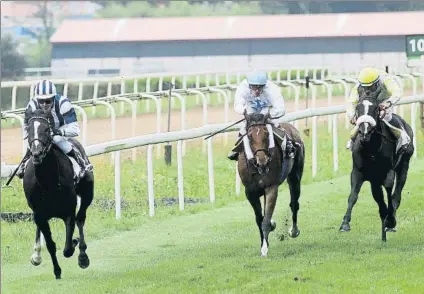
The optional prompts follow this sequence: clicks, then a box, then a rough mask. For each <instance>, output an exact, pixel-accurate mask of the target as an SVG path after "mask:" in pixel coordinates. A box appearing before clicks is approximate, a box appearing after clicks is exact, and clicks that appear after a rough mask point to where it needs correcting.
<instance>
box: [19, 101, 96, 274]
mask: <svg viewBox="0 0 424 294" xmlns="http://www.w3.org/2000/svg"><path fill="white" fill-rule="evenodd" d="M52 125H53V118H52V115H51V112H50V111H49V112H48V113H45V112H44V111H43V110H41V109H38V110H35V111H34V112H33V113H32V115H31V116H30V118H29V120H28V144H29V148H30V156H31V158H30V160H29V161H28V165H27V167H26V171H25V174H24V178H23V186H24V191H25V196H26V199H27V202H28V206H29V207H30V208H31V209H32V211H33V213H34V222H35V224H36V226H37V228H36V234H35V245H34V253H33V254H32V257H31V263H32V264H33V265H39V264H40V263H41V255H40V251H41V244H40V231H41V233H43V235H44V238H45V241H46V247H47V249H48V251H49V253H50V256H51V259H52V262H53V267H54V274H55V276H56V279H60V278H61V272H62V270H61V268H60V266H59V263H58V261H57V258H56V244H55V242H54V241H53V239H52V234H51V231H50V226H49V220H50V219H51V218H53V217H56V218H61V219H62V220H63V221H64V222H65V226H66V241H65V248H64V250H63V255H64V256H65V257H67V258H69V257H71V256H72V255H73V254H74V251H75V247H76V246H77V244H78V243H79V249H80V254H79V256H78V264H79V266H80V267H81V268H83V269H84V268H87V267H88V266H89V264H90V260H89V258H88V256H87V254H86V252H85V251H86V249H87V244H86V243H85V239H84V223H85V219H86V211H87V208H88V207H89V206H90V204H91V202H92V200H93V192H94V176H93V172H87V173H86V175H85V176H84V178H82V179H81V180H80V181H79V182H78V184H77V185H75V184H74V175H73V167H72V163H71V161H70V160H69V158H68V157H67V156H66V155H65V154H64V153H63V152H62V151H61V150H60V149H59V148H58V147H57V146H56V145H54V144H53V139H52V132H51V130H52ZM72 144H74V146H77V147H78V148H79V150H80V152H81V154H85V153H84V150H83V148H82V146H81V145H80V144H79V143H78V142H77V141H76V140H72ZM77 195H78V196H79V197H80V198H81V205H80V209H79V210H78V214H77V215H76V217H75V214H76V208H77ZM75 222H76V224H77V226H78V230H79V238H77V239H72V238H73V233H74V229H75Z"/></svg>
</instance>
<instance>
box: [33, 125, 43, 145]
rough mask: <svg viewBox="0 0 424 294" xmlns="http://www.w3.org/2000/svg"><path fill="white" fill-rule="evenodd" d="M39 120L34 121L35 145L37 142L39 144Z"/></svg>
mask: <svg viewBox="0 0 424 294" xmlns="http://www.w3.org/2000/svg"><path fill="white" fill-rule="evenodd" d="M40 125H41V124H40V122H39V121H34V144H35V147H37V146H38V144H40V142H38V128H39V127H40Z"/></svg>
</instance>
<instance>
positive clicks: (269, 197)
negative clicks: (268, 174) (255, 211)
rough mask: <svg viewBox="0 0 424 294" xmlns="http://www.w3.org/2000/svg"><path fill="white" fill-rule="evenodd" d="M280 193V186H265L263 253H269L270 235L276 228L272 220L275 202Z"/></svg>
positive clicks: (265, 254) (264, 254)
mask: <svg viewBox="0 0 424 294" xmlns="http://www.w3.org/2000/svg"><path fill="white" fill-rule="evenodd" d="M277 195H278V186H277V185H275V186H271V187H268V188H265V195H264V197H265V213H264V219H263V220H262V232H263V240H262V248H261V255H262V256H267V255H268V246H269V242H268V236H269V233H270V232H271V231H273V230H274V229H275V223H272V222H271V218H272V214H273V213H274V209H275V204H276V202H277Z"/></svg>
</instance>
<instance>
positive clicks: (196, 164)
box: [1, 124, 424, 293]
mask: <svg viewBox="0 0 424 294" xmlns="http://www.w3.org/2000/svg"><path fill="white" fill-rule="evenodd" d="M418 135H419V139H418V144H420V143H421V144H422V142H424V141H423V139H424V136H423V134H422V133H421V132H419V133H418ZM302 137H303V138H304V141H305V145H306V152H307V155H306V167H305V172H304V178H303V181H302V184H303V188H302V191H303V192H302V196H301V201H300V214H299V225H300V229H301V230H302V234H301V235H300V237H299V238H298V239H296V240H292V239H290V240H289V241H287V242H286V241H284V242H282V243H280V241H278V238H277V237H278V236H279V235H281V234H282V233H283V229H284V231H286V230H287V226H286V225H284V221H282V220H283V219H285V218H287V217H288V216H290V211H289V208H288V201H289V197H288V189H287V185H286V184H284V185H283V186H282V187H281V188H280V197H279V204H278V208H277V211H276V216H275V219H276V220H277V222H278V229H277V232H275V233H272V237H271V249H270V256H269V258H268V259H266V260H263V259H261V258H259V257H258V255H259V245H258V242H259V237H258V232H257V228H256V226H255V224H254V217H253V212H252V211H251V208H250V206H249V204H248V203H247V201H246V200H245V199H244V196H243V190H242V193H241V195H235V193H234V182H235V163H234V162H232V161H229V160H227V159H226V158H225V155H226V154H227V152H228V150H229V149H230V148H231V145H227V146H225V147H224V146H222V143H221V142H222V141H221V139H220V138H216V139H214V141H215V145H214V159H215V161H214V167H215V169H214V171H215V189H216V202H215V203H210V202H208V199H209V190H208V181H207V179H208V176H207V157H206V154H204V153H202V151H201V148H200V145H199V144H198V143H196V142H193V143H192V144H190V143H188V145H187V155H186V156H185V157H184V192H185V197H188V198H196V199H202V200H204V201H206V202H205V203H202V204H196V205H190V204H186V207H185V210H184V211H179V209H178V205H173V206H164V205H163V204H162V203H161V202H160V201H159V200H160V198H163V197H176V198H177V193H178V192H177V191H178V190H177V170H176V158H175V153H176V148H175V145H174V149H173V159H172V162H173V164H172V166H170V167H168V166H166V165H165V164H164V160H163V158H160V159H158V160H156V161H155V162H154V175H155V179H154V182H155V199H156V201H157V202H156V203H157V205H158V206H157V207H156V215H155V217H153V218H150V217H149V216H148V205H147V184H146V181H147V174H146V162H145V148H139V155H140V156H138V160H137V161H136V162H135V163H133V162H131V161H129V160H127V159H125V158H126V157H128V154H129V152H128V151H127V152H122V153H123V154H122V156H121V157H122V165H121V171H122V174H121V195H122V198H123V200H124V204H126V205H124V206H123V211H122V218H121V219H120V220H116V219H115V216H114V206H113V202H112V201H113V200H114V188H113V182H114V175H113V167H111V166H110V164H109V163H110V155H101V156H96V157H94V158H93V162H94V165H95V176H96V185H95V200H96V201H97V202H95V203H94V204H93V205H92V206H91V207H90V208H89V211H88V219H87V225H86V236H87V237H86V238H87V242H88V246H89V249H88V254H89V255H90V257H91V261H92V263H91V266H90V268H89V269H87V270H85V271H82V270H80V269H79V268H78V266H77V260H76V257H75V256H74V257H72V258H71V259H69V260H67V259H65V258H63V256H62V249H63V244H64V226H63V224H62V222H59V221H53V222H52V232H53V237H54V239H55V241H56V243H57V245H58V248H59V249H58V257H59V262H60V265H61V267H62V270H63V280H62V281H54V276H53V273H52V266H51V262H50V258H49V256H48V253H47V251H46V249H45V248H43V250H42V255H43V258H44V261H43V264H42V265H41V266H39V267H33V266H31V265H30V263H29V257H30V255H31V252H32V243H33V240H34V225H33V224H32V223H13V224H10V223H6V222H4V221H2V222H1V225H2V232H1V240H2V242H1V250H2V268H3V275H2V287H3V288H2V289H3V290H4V292H5V293H22V292H28V289H31V293H41V292H43V293H49V292H50V291H51V293H53V292H58V291H60V292H66V291H67V290H69V291H73V292H75V291H77V293H144V292H171V291H172V292H180V293H181V292H200V291H206V292H246V291H251V292H259V291H261V290H262V289H268V290H270V291H280V289H285V292H294V291H300V292H307V293H311V292H314V293H316V292H321V293H322V292H335V293H340V292H342V291H343V292H370V291H372V292H384V291H385V290H387V291H401V292H408V293H414V292H415V293H416V292H417V291H418V290H419V289H420V287H423V286H424V285H423V281H422V279H421V280H420V278H421V275H420V274H419V273H420V263H419V262H420V259H421V261H422V258H423V253H422V252H424V251H422V249H423V245H422V244H423V243H422V241H423V235H422V234H419V232H420V229H419V228H420V227H421V226H422V225H423V223H424V220H423V211H424V210H423V208H424V202H423V200H422V199H423V197H422V196H424V195H423V192H422V191H423V188H424V186H423V185H424V184H423V183H422V180H421V179H422V176H423V175H424V174H423V173H424V172H423V168H422V166H423V163H424V161H423V160H422V158H423V157H424V150H423V149H422V148H420V149H419V153H418V156H419V158H421V160H415V159H414V160H412V163H411V172H410V174H409V177H408V181H407V184H406V186H405V190H404V194H403V195H404V198H403V201H402V205H401V208H400V210H399V213H398V220H399V225H398V229H399V232H397V233H396V234H390V235H389V236H388V239H389V241H388V244H387V246H382V245H381V242H380V241H379V233H378V228H379V219H378V212H377V206H376V204H375V203H374V201H373V200H372V197H371V195H370V192H369V188H368V185H367V184H366V185H364V188H363V191H362V192H361V195H360V200H359V202H358V204H357V206H356V207H355V210H354V214H353V220H352V229H353V231H352V232H351V233H349V234H341V233H338V232H337V229H338V225H339V224H340V222H341V218H342V216H343V214H344V212H345V209H346V202H347V196H348V193H349V179H348V177H347V175H348V173H349V171H350V166H351V159H350V152H348V151H346V150H345V149H344V145H345V142H346V130H345V129H344V128H342V127H341V124H339V171H338V172H333V170H332V153H331V152H332V142H331V135H329V134H328V133H327V132H326V129H325V127H324V126H322V127H321V128H320V130H319V139H318V142H319V149H318V157H319V162H318V175H317V177H316V178H314V179H312V176H311V159H310V158H311V147H310V146H311V138H310V137H305V136H304V135H303V134H302ZM197 142H199V141H197ZM230 142H231V140H230ZM161 153H162V154H163V152H161ZM141 155H142V156H141ZM12 186H13V188H10V189H3V190H2V207H1V210H2V212H13V211H15V212H16V211H30V210H29V208H28V207H27V204H26V201H25V197H24V195H23V192H22V187H21V182H20V181H18V180H14V182H13V184H12ZM99 200H103V201H110V202H112V205H110V206H109V207H106V206H105V205H104V204H100V203H99V202H98V201H99ZM102 203H104V202H102ZM386 264H389V265H390V267H388V266H386ZM421 266H422V263H421ZM387 270H388V272H387ZM406 275H407V277H408V279H406V278H404V277H405V276H406ZM295 277H297V278H298V281H294V278H295ZM21 281H25V283H22V282H21ZM399 281H400V282H399ZM395 282H396V283H395ZM77 283H78V284H77ZM80 285H81V286H80ZM82 285H84V286H82ZM84 287H88V288H84ZM277 289H278V290H277ZM286 289H287V290H286Z"/></svg>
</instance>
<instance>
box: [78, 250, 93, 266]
mask: <svg viewBox="0 0 424 294" xmlns="http://www.w3.org/2000/svg"><path fill="white" fill-rule="evenodd" d="M78 265H79V267H80V268H82V269H86V268H87V267H89V266H90V259H89V258H88V255H87V254H85V253H84V254H80V255H79V256H78Z"/></svg>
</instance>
